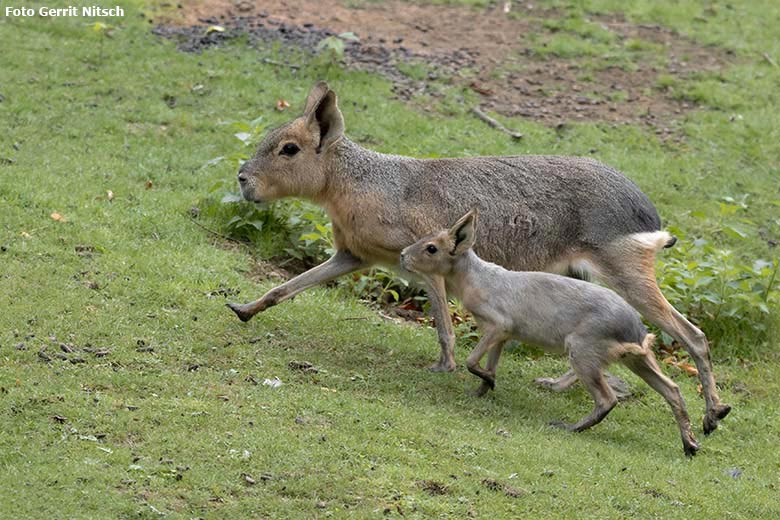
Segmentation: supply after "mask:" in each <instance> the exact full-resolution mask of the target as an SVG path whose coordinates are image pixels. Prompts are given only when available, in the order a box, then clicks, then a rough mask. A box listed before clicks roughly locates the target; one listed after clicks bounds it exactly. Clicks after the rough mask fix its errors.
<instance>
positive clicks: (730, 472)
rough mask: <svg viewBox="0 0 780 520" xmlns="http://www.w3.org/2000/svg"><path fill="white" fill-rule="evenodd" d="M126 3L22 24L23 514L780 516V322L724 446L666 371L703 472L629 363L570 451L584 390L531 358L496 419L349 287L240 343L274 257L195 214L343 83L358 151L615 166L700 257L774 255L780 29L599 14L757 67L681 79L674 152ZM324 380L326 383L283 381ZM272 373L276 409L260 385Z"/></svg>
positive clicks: (772, 19)
mask: <svg viewBox="0 0 780 520" xmlns="http://www.w3.org/2000/svg"><path fill="white" fill-rule="evenodd" d="M541 3H542V4H545V5H546V4H550V5H556V6H560V7H565V5H563V4H566V5H569V4H570V3H569V2H560V1H555V2H553V1H551V2H541ZM29 4H30V5H32V6H37V5H43V4H37V3H35V2H31V3H29ZM54 4H57V5H60V4H59V3H57V2H54V3H52V4H51V5H52V6H54ZM65 4H66V3H62V4H61V5H63V6H64V5H65ZM120 4H121V5H122V6H123V7H124V8H125V11H126V16H125V17H124V18H122V19H116V20H103V22H104V23H110V24H111V25H113V26H114V27H113V29H111V35H110V37H109V36H107V35H106V34H105V31H102V30H100V31H96V30H95V28H94V27H93V26H92V25H91V24H90V23H88V21H87V20H85V19H81V18H71V19H65V18H59V19H42V18H38V17H35V18H0V41H2V42H3V50H2V53H0V246H2V249H1V250H0V425H2V427H0V518H130V517H132V518H157V517H159V516H163V515H165V516H168V517H170V518H196V517H202V518H313V517H326V516H333V517H335V518H341V517H348V516H352V517H355V518H367V517H372V516H374V517H384V516H404V517H406V518H432V517H452V518H463V517H478V518H512V517H518V518H571V517H575V516H576V517H578V518H627V517H637V518H652V517H658V518H686V519H690V518H713V517H715V518H746V519H747V518H750V519H753V518H778V517H780V456H778V454H777V446H778V445H779V444H780V411H779V410H780V407H779V406H778V398H777V396H778V395H779V394H780V370H778V368H777V364H778V360H779V357H778V354H777V352H778V346H779V345H778V340H777V339H776V335H775V333H776V332H777V331H778V330H780V327H779V326H778V317H777V316H778V310H780V309H778V308H776V307H773V308H772V309H770V310H771V311H772V312H771V313H770V314H769V315H768V317H767V316H762V317H761V318H760V322H754V321H751V320H752V319H753V318H751V319H750V320H747V319H746V321H745V323H743V324H742V326H740V327H739V329H738V330H737V329H734V330H732V331H731V332H730V331H729V330H723V331H718V332H717V334H715V335H714V336H713V342H712V355H713V362H714V365H715V373H716V378H717V380H718V382H719V384H720V386H721V395H722V397H723V399H724V401H725V402H727V403H730V404H731V405H732V406H733V407H734V410H733V411H732V413H731V415H730V416H729V417H728V418H727V419H725V420H724V421H723V422H722V423H721V427H720V428H719V429H718V431H717V432H715V433H714V434H713V435H712V436H710V437H707V438H705V437H703V435H701V430H700V428H701V426H700V420H701V416H702V411H703V402H702V399H701V398H700V397H699V396H698V394H697V388H696V387H697V381H696V379H692V378H689V377H688V376H687V375H686V374H685V373H684V372H682V371H680V370H677V369H675V368H673V367H668V370H667V372H668V374H669V375H670V376H671V377H672V378H674V379H675V380H676V381H677V382H678V384H679V385H680V386H681V388H682V390H683V394H684V396H685V398H686V400H687V403H688V408H689V411H690V412H691V416H692V418H693V419H694V422H695V424H696V431H697V432H698V435H699V440H700V441H701V444H702V450H701V452H700V453H699V455H698V456H697V457H695V458H694V459H692V460H686V459H685V457H684V456H683V453H682V449H681V446H680V441H679V439H678V433H677V428H676V426H675V423H674V420H673V417H672V415H671V413H670V411H669V409H668V407H667V406H666V404H665V403H664V402H663V400H662V399H661V397H660V396H659V395H657V394H655V393H654V392H651V391H650V390H649V389H647V388H646V387H644V386H643V385H641V384H640V382H639V381H638V380H637V379H636V378H634V377H633V376H632V375H629V374H628V373H626V372H624V371H622V370H619V369H616V372H618V373H619V374H621V375H624V376H625V377H626V379H627V380H628V381H629V383H630V384H631V386H632V388H633V389H634V391H635V393H636V395H635V397H633V398H632V399H630V400H629V401H627V402H624V403H621V404H620V405H619V406H618V407H617V408H616V409H615V410H614V411H613V412H612V414H611V415H610V417H609V418H608V419H606V420H605V422H604V423H602V424H600V425H599V426H598V427H596V428H593V429H592V430H590V431H588V432H585V433H582V434H577V435H572V434H567V433H564V432H561V431H557V430H554V429H552V428H550V427H549V426H547V424H548V422H549V421H550V420H553V419H561V418H566V419H575V418H578V417H580V416H581V415H584V414H585V413H586V412H587V411H589V410H590V407H591V402H590V399H589V397H588V396H587V394H586V393H585V392H584V390H583V389H582V388H581V387H579V386H578V387H576V388H575V389H573V390H572V391H570V392H568V393H564V394H560V395H558V394H555V395H551V394H549V393H547V392H545V391H543V390H542V389H538V388H536V387H535V386H533V385H532V383H531V381H532V380H533V378H535V377H539V376H543V375H553V374H559V373H562V372H563V371H565V370H566V365H565V363H564V361H563V360H560V359H556V358H551V357H541V358H538V359H536V357H537V356H536V355H535V354H534V353H533V352H532V351H527V350H523V349H519V350H516V351H513V352H512V353H510V354H508V355H506V356H505V357H504V359H503V362H502V364H501V367H500V373H499V380H498V386H497V390H496V391H495V392H493V393H491V394H490V395H489V396H488V397H486V398H484V399H477V398H473V397H471V396H470V395H469V394H468V391H469V390H470V389H472V388H474V387H476V385H477V382H476V380H475V379H476V378H474V377H473V376H471V375H470V374H468V373H467V372H466V371H465V369H463V368H462V367H461V368H459V369H458V371H457V372H455V373H453V374H433V373H429V372H427V371H425V370H424V369H423V367H425V366H426V365H427V364H429V363H430V362H431V361H432V360H433V359H434V357H435V356H436V355H437V354H438V345H437V343H436V338H435V333H434V331H433V330H432V329H429V328H423V327H417V326H412V325H399V324H396V323H394V322H389V321H386V320H384V319H383V318H382V317H381V316H380V315H379V314H378V313H377V312H376V311H375V310H373V309H371V308H369V307H368V306H366V305H363V304H361V303H359V302H358V301H357V300H356V299H355V298H354V297H352V296H348V295H346V294H344V293H343V292H340V291H338V290H333V289H326V288H320V289H316V290H312V291H309V292H307V293H304V294H302V295H300V296H298V297H296V298H295V300H293V301H291V302H287V303H285V304H283V305H281V306H279V307H275V308H273V309H271V310H269V311H267V312H265V313H263V314H260V315H258V316H257V317H256V318H255V319H253V320H252V321H251V322H250V323H248V324H243V323H240V322H239V321H238V320H237V319H236V318H235V316H234V315H233V314H232V313H231V312H230V311H228V310H227V309H226V308H225V307H224V303H225V301H226V297H225V295H224V294H225V293H228V294H229V296H228V297H227V299H229V300H238V301H248V300H250V299H254V298H255V297H257V296H259V295H261V294H262V293H263V292H264V291H265V290H267V289H268V288H270V287H271V286H272V284H273V280H262V279H259V278H258V277H256V276H254V277H253V276H250V275H251V273H253V272H254V271H255V270H254V265H255V262H256V258H258V257H260V258H263V257H267V256H270V255H272V254H275V253H278V252H279V251H278V250H275V249H274V248H277V249H278V248H279V247H280V246H279V245H278V244H277V243H276V242H275V241H274V240H273V237H271V238H269V239H268V240H267V241H266V242H267V243H266V242H264V243H263V244H262V245H260V246H257V247H245V246H236V245H235V244H231V243H229V242H227V241H225V240H222V239H220V238H219V237H216V236H214V235H213V234H210V233H208V232H207V231H205V230H204V229H203V228H202V227H200V226H198V225H196V224H194V223H193V222H192V219H191V208H193V207H198V206H200V205H202V204H204V201H207V200H208V199H209V197H210V195H209V194H210V190H211V189H212V188H213V187H215V186H216V187H217V188H218V189H223V188H224V189H228V188H233V179H234V175H235V172H234V169H233V168H232V167H231V166H230V165H229V164H227V162H223V163H219V164H217V165H212V166H208V165H206V163H207V162H208V161H209V160H211V159H213V158H214V157H217V156H220V155H225V154H226V153H230V152H231V151H233V150H235V149H236V148H237V146H240V143H239V142H238V141H237V140H236V139H235V137H234V136H233V133H234V132H233V131H231V126H230V124H231V123H232V122H235V121H249V120H253V119H255V118H257V117H258V116H262V117H263V118H264V119H263V121H264V124H268V125H273V124H278V123H281V122H283V121H285V120H287V119H289V118H290V117H292V116H293V115H297V111H298V109H299V108H298V107H300V106H301V105H302V103H303V99H304V97H305V94H306V93H307V92H308V89H309V87H310V86H311V85H312V84H313V83H314V81H316V80H317V79H321V78H325V79H328V81H329V82H330V83H331V84H332V86H333V87H334V89H335V90H336V91H337V92H338V93H339V95H340V99H341V102H340V103H341V107H342V111H343V112H344V115H345V118H346V125H347V133H348V134H349V135H351V136H353V137H355V138H357V139H358V140H359V141H361V142H364V143H370V144H367V146H369V147H372V148H375V149H378V150H381V151H386V152H394V153H402V154H409V155H417V156H426V155H433V154H435V155H441V156H445V155H456V156H457V155H467V154H518V153H545V154H578V155H594V156H595V157H597V158H599V159H600V160H602V161H604V162H606V163H608V164H611V165H614V166H616V167H618V168H620V169H622V170H623V171H625V172H626V173H627V174H628V175H629V176H631V177H632V178H633V179H635V180H636V182H637V183H638V184H639V185H640V186H641V187H642V188H643V189H644V190H645V191H646V192H647V193H648V194H649V195H650V197H651V199H652V200H653V201H654V202H655V203H656V204H657V206H658V208H659V212H660V213H661V214H662V217H663V218H664V220H665V222H667V223H669V224H670V225H671V226H674V227H675V228H676V229H677V230H678V232H679V233H680V235H681V237H683V238H684V239H687V240H693V239H694V238H707V239H708V240H710V241H712V242H714V243H716V244H718V246H719V247H722V248H727V249H730V250H733V251H734V253H733V254H734V255H735V256H736V257H737V258H739V259H741V260H740V261H742V262H744V263H752V262H753V261H755V260H757V259H763V260H768V261H771V260H773V259H774V258H777V256H778V255H777V249H776V248H772V247H770V245H769V244H768V242H767V240H766V237H767V236H769V237H772V236H773V237H775V238H777V237H778V236H779V235H780V216H779V213H780V192H778V186H780V159H779V158H780V144H779V143H780V124H778V122H779V120H778V116H777V114H776V107H777V106H778V96H779V95H780V94H778V92H780V69H779V68H777V67H776V66H773V65H772V64H771V63H770V62H769V61H768V60H766V59H764V58H762V54H763V53H767V54H768V55H769V56H770V57H772V56H773V57H774V60H775V61H780V43H778V40H777V38H776V37H775V36H776V27H777V23H778V21H780V6H777V5H776V4H775V3H773V2H768V1H767V2H764V3H763V4H761V3H760V2H755V3H753V2H750V3H749V4H750V6H743V5H741V3H735V4H734V5H733V6H732V5H731V4H728V3H727V2H719V1H717V2H711V4H712V6H711V7H712V9H714V10H715V13H716V14H715V15H712V16H710V17H709V18H707V24H708V25H707V28H708V29H709V30H705V29H703V28H702V27H700V22H697V21H695V20H694V19H695V17H696V16H697V15H698V13H699V11H697V7H696V6H697V5H698V2H653V3H652V5H653V6H654V7H653V8H652V9H649V8H645V7H643V6H645V5H650V4H649V3H644V2H639V1H637V2H613V1H607V0H601V1H593V2H586V4H587V5H586V9H592V10H599V11H617V10H619V9H625V11H626V13H627V14H628V16H629V17H630V19H632V20H635V21H637V22H648V23H655V22H663V23H667V24H669V25H673V26H674V27H675V28H676V29H678V30H680V31H682V32H684V33H686V34H689V35H691V36H692V37H694V38H697V39H699V40H700V41H702V42H703V43H706V44H710V45H721V46H724V47H726V48H729V49H732V50H734V52H735V53H736V57H737V64H736V65H734V66H732V67H730V68H729V69H728V70H725V71H722V72H721V73H718V74H710V75H701V76H698V77H695V78H691V79H690V80H688V81H687V82H684V83H680V84H677V85H675V86H674V88H675V89H677V90H678V92H679V95H680V96H683V97H686V96H687V97H689V98H690V99H695V100H696V101H698V102H700V103H701V104H702V105H703V108H701V109H700V110H698V111H696V112H693V113H692V114H691V115H689V116H687V117H686V118H685V121H684V122H683V123H682V128H681V132H682V133H683V134H684V136H685V139H684V140H683V141H682V142H681V143H677V144H673V143H662V142H660V141H658V140H657V139H656V138H655V136H653V135H650V134H648V133H647V132H646V131H644V130H643V129H641V128H638V127H636V128H635V127H614V128H613V127H611V126H609V125H603V124H577V125H572V126H571V127H570V128H568V129H567V130H566V131H565V132H563V133H560V132H556V131H555V130H552V129H549V128H545V127H543V126H539V125H536V124H534V123H533V122H532V121H529V120H524V119H522V118H517V119H512V120H509V123H511V125H512V127H513V128H517V129H519V130H521V131H522V132H523V133H524V134H525V137H524V139H523V140H522V141H520V142H515V141H512V140H510V139H509V138H508V137H506V136H504V135H503V134H499V133H497V132H496V131H495V130H493V129H491V128H489V127H487V126H486V125H484V124H482V123H481V122H479V121H478V120H476V119H474V118H473V117H472V116H470V115H469V114H468V111H467V108H466V107H463V108H462V109H461V110H460V111H457V110H456V111H455V112H456V113H455V114H454V115H453V114H449V113H448V114H447V115H444V113H440V114H439V113H437V114H433V115H431V114H424V113H421V112H419V111H417V110H416V109H415V108H414V106H410V105H407V104H402V103H400V102H397V101H393V100H392V94H391V85H390V84H389V83H388V82H387V81H386V80H384V79H382V78H380V77H378V76H375V75H370V74H367V73H360V72H352V71H345V70H342V69H340V68H339V67H332V66H325V65H322V64H317V63H314V62H312V63H309V62H307V61H306V60H307V58H306V57H304V56H297V55H296V58H298V59H300V60H302V62H304V63H306V65H305V66H304V67H302V68H301V69H300V70H293V69H289V68H286V67H279V66H276V65H274V64H269V63H266V62H264V61H263V58H267V57H269V56H272V57H277V56H278V54H279V52H280V51H279V49H275V48H273V47H268V48H260V49H251V48H249V47H248V46H247V45H246V44H245V42H244V41H237V42H233V43H231V44H230V45H227V46H225V47H223V48H220V49H213V50H209V51H206V52H204V53H202V54H186V53H182V52H179V51H177V50H176V48H175V45H174V44H173V43H171V42H169V41H164V40H161V39H158V38H156V37H155V36H153V35H152V34H151V33H150V31H149V29H150V25H149V24H148V22H147V20H145V19H144V18H142V17H140V14H141V12H142V9H143V8H144V7H145V5H143V4H142V3H141V2H140V1H139V2H129V1H121V2H120ZM624 4H625V5H624ZM667 4H669V5H667ZM746 4H747V2H746ZM47 5H48V4H47ZM75 5H81V3H80V2H75ZM689 11H690V12H689ZM684 16H688V18H687V19H689V20H690V22H688V23H686V22H684V21H682V20H681V17H684ZM770 26H771V27H774V28H775V29H771V30H774V31H775V33H774V34H775V36H770V34H769V31H770ZM604 45H609V44H608V43H604ZM292 52H294V51H292ZM280 98H283V99H286V100H289V101H290V103H291V104H292V108H290V109H289V110H288V111H287V112H284V113H278V112H276V111H275V109H274V107H275V104H276V101H277V99H280ZM291 112H295V114H292V113H291ZM220 193H221V192H220ZM724 197H731V198H732V199H734V200H740V201H743V202H744V205H743V206H740V208H739V209H738V213H737V214H736V215H735V216H733V218H734V219H741V220H739V222H740V223H741V224H743V225H745V226H746V229H748V231H746V232H745V237H742V236H740V235H739V234H737V236H735V235H734V234H729V233H723V232H722V230H723V227H724V226H723V219H724V217H723V215H722V213H721V203H722V202H723V200H724V199H723V198H724ZM730 218H731V217H730ZM744 220H747V221H749V222H748V223H746V222H744ZM206 224H207V225H208V226H211V227H214V228H219V226H220V223H219V222H209V221H206ZM237 291H240V294H235V293H236V292H237ZM756 319H758V318H756ZM737 321H738V320H737ZM755 323H758V324H759V325H760V326H763V327H764V328H765V330H764V331H758V330H754V329H755V328H756V327H755ZM735 331H737V332H735ZM69 350H70V352H69ZM466 355H467V350H466V347H465V345H461V346H460V348H459V349H458V351H457V357H458V360H459V361H460V362H462V361H463V360H464V359H465V357H466ZM304 361H305V362H308V363H311V364H312V365H313V366H314V367H315V368H316V369H317V370H316V372H315V371H312V370H301V369H299V368H295V366H296V365H295V364H293V368H291V367H290V363H291V362H304ZM274 377H278V378H279V379H280V380H281V381H282V382H283V384H282V386H280V387H278V388H273V387H271V386H267V385H263V381H264V380H265V379H266V378H268V379H273V378H274Z"/></svg>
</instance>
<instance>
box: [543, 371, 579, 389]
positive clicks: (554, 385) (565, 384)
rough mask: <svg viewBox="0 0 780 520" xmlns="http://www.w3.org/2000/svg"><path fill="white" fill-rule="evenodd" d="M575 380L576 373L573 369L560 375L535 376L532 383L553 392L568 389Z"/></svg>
mask: <svg viewBox="0 0 780 520" xmlns="http://www.w3.org/2000/svg"><path fill="white" fill-rule="evenodd" d="M576 382H577V374H575V373H574V370H569V371H568V372H566V373H565V374H563V375H562V376H560V377H537V378H536V379H534V383H536V384H537V385H539V386H541V387H542V388H546V389H548V390H552V391H553V392H563V391H564V390H568V389H569V388H571V386H572V385H573V384H574V383H576Z"/></svg>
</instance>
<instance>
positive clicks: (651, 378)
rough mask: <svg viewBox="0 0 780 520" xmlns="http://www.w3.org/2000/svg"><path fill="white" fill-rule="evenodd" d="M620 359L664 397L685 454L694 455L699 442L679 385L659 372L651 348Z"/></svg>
mask: <svg viewBox="0 0 780 520" xmlns="http://www.w3.org/2000/svg"><path fill="white" fill-rule="evenodd" d="M622 361H623V364H625V365H626V367H628V368H629V369H630V370H631V371H632V372H634V373H635V374H636V375H638V376H639V377H641V378H642V379H643V380H644V381H645V382H646V383H647V384H648V385H650V387H651V388H652V389H653V390H655V391H656V392H658V393H659V394H661V395H662V396H663V398H664V399H666V402H667V403H669V406H670V407H671V408H672V412H673V413H674V418H675V419H676V420H677V425H678V426H679V427H680V435H681V437H682V444H683V450H685V455H687V456H688V457H692V456H694V455H696V452H697V451H698V449H699V444H698V443H697V442H696V438H695V437H694V436H693V432H692V431H691V420H690V418H689V417H688V411H687V410H686V409H685V402H684V401H683V398H682V394H681V393H680V387H678V386H677V385H676V384H675V383H674V382H673V381H672V380H671V379H669V378H668V377H666V376H665V375H664V374H663V372H661V369H660V368H659V366H658V362H657V361H656V360H655V355H654V354H653V352H652V350H650V351H648V352H647V353H646V354H645V355H635V354H628V355H626V356H625V357H624V358H623V359H622Z"/></svg>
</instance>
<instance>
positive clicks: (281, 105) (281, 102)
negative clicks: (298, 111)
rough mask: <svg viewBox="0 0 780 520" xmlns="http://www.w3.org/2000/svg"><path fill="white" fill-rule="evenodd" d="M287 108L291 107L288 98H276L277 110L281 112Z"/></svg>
mask: <svg viewBox="0 0 780 520" xmlns="http://www.w3.org/2000/svg"><path fill="white" fill-rule="evenodd" d="M286 108H290V103H288V102H287V101H286V100H284V99H277V100H276V110H278V111H279V112H281V111H282V110H284V109H286Z"/></svg>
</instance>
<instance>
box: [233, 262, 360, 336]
mask: <svg viewBox="0 0 780 520" xmlns="http://www.w3.org/2000/svg"><path fill="white" fill-rule="evenodd" d="M365 267H368V264H367V263H366V262H364V261H363V260H361V259H360V258H357V257H356V256H354V255H353V254H352V253H350V252H349V251H347V250H343V249H339V250H338V251H336V254H335V255H333V256H332V257H330V258H329V259H328V260H326V261H325V262H323V263H321V264H320V265H318V266H317V267H314V268H312V269H309V270H308V271H306V272H305V273H301V274H299V275H298V276H296V277H295V278H293V279H291V280H288V281H287V282H285V283H283V284H282V285H280V286H278V287H274V288H273V289H271V290H270V291H268V292H267V293H265V294H264V295H263V297H262V298H260V299H259V300H255V301H253V302H252V303H245V304H243V305H242V304H238V303H228V304H227V306H228V307H230V309H231V310H232V311H233V312H235V313H236V315H237V316H238V317H239V319H240V320H241V321H249V320H250V319H252V316H254V315H255V314H257V313H258V312H262V311H264V310H266V309H267V308H269V307H273V306H274V305H277V304H279V303H282V302H283V301H285V300H288V299H290V298H292V297H293V296H295V295H296V294H298V293H299V292H301V291H305V290H306V289H308V288H310V287H313V286H315V285H319V284H321V283H325V282H329V281H331V280H333V279H335V278H338V277H339V276H342V275H345V274H347V273H351V272H353V271H357V270H359V269H363V268H365Z"/></svg>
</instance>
